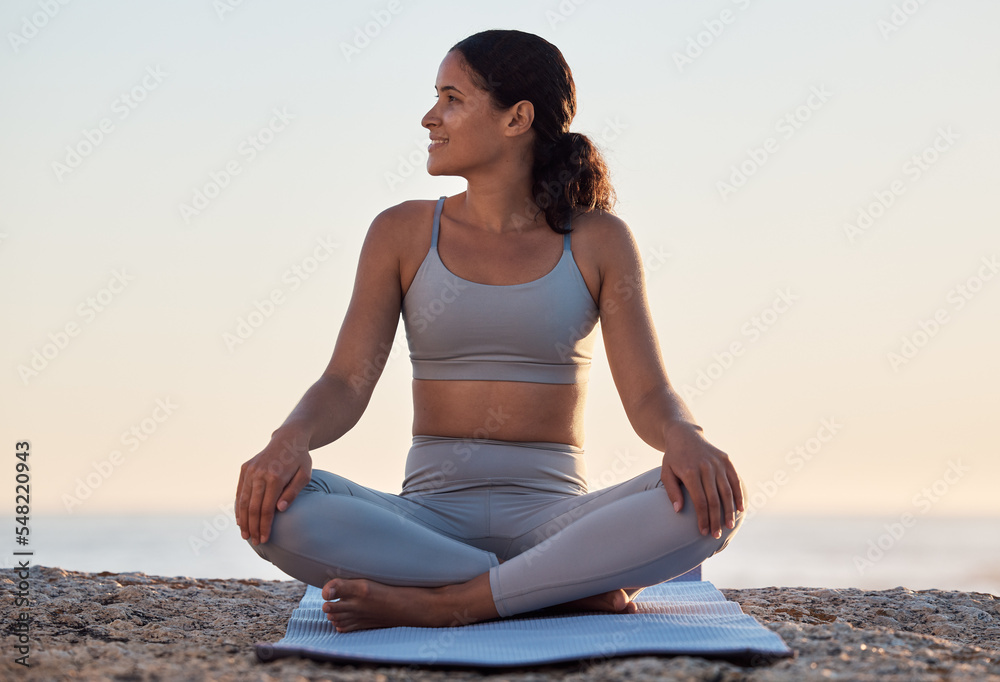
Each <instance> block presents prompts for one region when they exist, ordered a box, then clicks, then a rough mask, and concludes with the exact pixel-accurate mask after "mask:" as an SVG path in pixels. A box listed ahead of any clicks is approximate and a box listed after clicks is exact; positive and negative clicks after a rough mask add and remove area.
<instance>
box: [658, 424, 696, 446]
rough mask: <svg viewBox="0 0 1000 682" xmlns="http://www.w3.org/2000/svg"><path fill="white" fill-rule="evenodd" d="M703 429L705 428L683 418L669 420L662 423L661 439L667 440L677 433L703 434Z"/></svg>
mask: <svg viewBox="0 0 1000 682" xmlns="http://www.w3.org/2000/svg"><path fill="white" fill-rule="evenodd" d="M704 431H705V430H704V429H703V428H701V427H700V426H698V425H697V424H695V423H694V422H689V421H684V420H676V421H669V422H667V423H666V424H664V425H663V440H664V441H667V442H669V441H670V440H672V439H673V438H674V437H676V436H677V434H678V433H682V434H692V433H697V434H698V435H703V434H704Z"/></svg>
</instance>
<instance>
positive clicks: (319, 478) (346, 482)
mask: <svg viewBox="0 0 1000 682" xmlns="http://www.w3.org/2000/svg"><path fill="white" fill-rule="evenodd" d="M356 486H357V484H356V483H354V482H353V481H351V480H350V479H347V478H344V477H343V476H340V475H339V474H335V473H333V472H331V471H324V470H323V469H313V471H312V475H311V477H310V478H309V482H308V483H306V485H305V487H304V488H302V490H301V491H300V492H299V495H301V494H303V493H306V494H309V493H326V494H327V495H352V494H353V493H352V492H351V489H352V488H354V487H356Z"/></svg>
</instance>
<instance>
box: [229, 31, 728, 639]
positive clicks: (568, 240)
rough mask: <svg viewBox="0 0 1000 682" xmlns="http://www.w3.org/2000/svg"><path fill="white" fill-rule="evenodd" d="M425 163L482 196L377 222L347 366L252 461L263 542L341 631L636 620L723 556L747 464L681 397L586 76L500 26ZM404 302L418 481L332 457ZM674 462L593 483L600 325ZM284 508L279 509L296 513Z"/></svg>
mask: <svg viewBox="0 0 1000 682" xmlns="http://www.w3.org/2000/svg"><path fill="white" fill-rule="evenodd" d="M435 90H436V91H437V93H438V101H437V102H436V103H435V105H434V106H433V108H431V110H430V111H429V112H427V114H426V115H425V116H424V119H423V121H422V124H423V126H424V127H425V128H427V129H428V130H429V131H430V139H431V143H430V146H429V150H430V151H429V158H428V161H427V170H428V172H429V173H430V174H431V175H457V176H461V177H464V178H465V179H466V180H467V181H468V189H467V190H466V191H465V192H463V193H462V194H459V195H456V196H454V197H441V198H440V199H439V200H438V201H436V202H434V201H406V202H403V203H402V204H399V205H397V206H393V207H391V208H389V209H387V210H385V211H383V212H382V213H380V214H379V215H378V216H377V217H376V218H375V220H374V221H373V222H372V225H371V227H370V228H369V230H368V234H367V236H366V239H365V242H364V245H363V247H362V250H361V255H360V259H359V263H358V271H357V277H356V281H355V285H354V292H353V295H352V299H351V303H350V306H349V308H348V311H347V314H346V316H345V319H344V322H343V326H342V327H341V330H340V334H339V336H338V338H337V343H336V346H335V348H334V351H333V357H332V358H331V360H330V363H329V366H328V367H327V368H326V371H325V372H324V373H323V375H322V377H320V379H319V380H318V381H317V382H316V383H315V384H314V385H313V386H312V387H310V388H309V390H308V391H307V392H306V394H305V395H304V396H303V398H302V400H301V401H300V402H299V404H298V405H297V406H296V407H295V409H294V410H293V411H292V413H291V414H290V415H289V417H288V419H286V420H285V422H284V423H283V424H282V425H281V426H280V427H279V428H278V429H277V430H276V431H275V432H274V434H273V436H272V439H271V441H270V443H269V444H268V445H267V447H266V448H264V450H262V451H261V452H260V453H259V454H258V455H257V456H255V457H254V458H253V459H251V460H249V461H248V462H246V463H245V464H244V465H243V467H242V469H241V470H240V479H239V484H238V487H237V492H236V517H237V521H238V524H239V526H240V529H241V531H242V535H243V538H244V539H248V540H249V541H250V543H251V545H252V546H253V548H254V550H255V551H256V552H257V553H258V554H260V555H261V556H262V557H264V558H266V559H268V560H269V561H272V562H273V563H274V564H275V565H277V566H278V567H280V568H281V569H282V570H283V571H285V572H286V573H288V574H289V575H292V576H294V577H296V578H298V579H300V580H302V581H304V582H307V583H309V584H312V585H316V586H317V587H322V588H323V598H324V599H325V600H328V601H326V603H325V604H324V606H323V608H324V611H326V613H327V617H328V618H329V619H330V620H331V621H332V622H333V623H334V625H335V626H336V629H337V630H338V631H342V632H343V631H350V630H358V629H364V628H372V627H385V626H394V625H414V626H445V625H455V624H466V623H471V622H475V621H479V620H485V619H490V618H496V617H498V616H510V615H514V614H517V613H524V612H527V611H532V610H536V609H540V608H544V607H548V606H556V605H566V607H567V608H571V609H589V610H602V611H608V612H621V613H631V612H634V611H635V610H636V606H635V604H634V603H632V602H631V599H632V597H634V596H635V594H636V593H637V592H638V591H639V590H640V589H641V588H643V587H645V586H648V585H652V584H655V583H658V582H662V581H664V580H667V579H669V578H672V577H674V576H677V575H679V574H681V573H684V572H686V571H688V570H689V569H691V568H693V567H694V566H697V565H698V564H700V563H701V562H702V561H703V560H704V559H705V558H707V557H708V556H711V555H712V554H714V553H716V552H718V551H719V550H721V549H722V548H723V547H724V546H725V545H726V544H727V543H728V541H729V538H730V537H731V535H732V534H733V533H734V532H735V531H736V529H737V528H738V526H739V524H740V523H741V522H742V518H743V514H742V512H743V493H742V485H741V483H740V479H739V476H738V475H737V473H736V471H735V469H734V468H733V466H732V464H731V463H730V461H729V458H728V457H727V455H726V454H725V453H724V452H722V451H721V450H719V449H718V448H716V447H714V446H712V445H711V444H710V443H709V442H708V441H707V440H706V439H705V438H704V437H703V435H702V433H701V428H700V427H698V426H697V425H695V424H694V423H693V420H692V417H691V415H690V413H689V412H688V410H687V408H686V407H685V406H684V404H683V402H682V401H681V399H680V398H679V396H677V394H676V393H675V392H674V390H673V389H672V388H671V386H670V384H669V382H668V380H667V376H666V373H665V371H664V369H663V365H662V359H661V357H660V352H659V346H658V342H657V338H656V333H655V330H654V329H653V324H652V320H651V318H650V312H649V308H648V305H647V301H646V291H645V283H644V281H643V278H642V266H641V262H640V258H639V254H638V250H637V248H636V244H635V242H634V240H633V238H632V235H631V232H630V230H629V228H628V226H627V225H626V224H625V223H624V222H623V221H622V220H620V219H618V218H617V217H615V216H613V215H612V214H610V213H609V212H608V209H610V205H611V201H612V196H613V191H612V188H611V185H610V183H609V181H608V176H607V168H606V166H605V164H604V162H603V160H602V158H601V156H600V154H599V152H598V151H597V150H596V148H595V147H594V146H593V145H592V144H591V143H590V141H589V140H588V139H587V138H586V137H584V136H583V135H579V134H576V133H570V132H568V131H569V125H570V122H571V121H572V119H573V117H574V115H575V110H576V94H575V87H574V83H573V78H572V74H571V72H570V69H569V67H568V66H567V65H566V62H565V61H564V59H563V56H562V54H561V53H560V52H559V50H558V49H557V48H556V47H554V46H553V45H551V44H550V43H548V42H546V41H545V40H542V39H541V38H539V37H537V36H534V35H532V34H528V33H523V32H520V31H500V30H492V31H484V32H481V33H477V34H476V35H473V36H471V37H469V38H467V39H465V40H463V41H461V42H459V43H458V44H457V45H455V46H454V47H453V48H452V49H451V50H450V51H449V52H448V54H447V55H446V56H445V58H444V60H443V61H442V62H441V66H440V69H439V71H438V74H437V84H436V85H435ZM401 313H402V315H403V322H404V325H405V329H406V336H407V341H408V343H409V346H410V357H411V360H412V362H413V376H414V379H413V384H412V389H413V406H414V415H413V434H414V436H413V443H412V445H411V448H410V450H409V453H408V456H407V462H406V477H405V480H404V483H403V490H402V492H401V494H400V495H391V494H388V493H383V492H379V491H375V490H372V489H369V488H366V487H364V486H361V485H358V484H356V483H354V482H352V481H349V480H347V479H344V478H343V477H340V476H337V475H336V474H332V473H330V472H326V471H319V470H317V471H313V470H312V460H311V457H310V454H309V451H310V450H312V449H314V448H318V447H322V446H323V445H326V444H328V443H331V442H333V441H335V440H336V439H338V438H340V437H341V436H342V435H344V433H346V432H347V431H348V430H349V429H350V428H351V427H352V426H354V424H356V423H357V421H358V419H359V418H360V417H361V415H362V413H363V412H364V410H365V407H366V405H367V404H368V401H369V398H370V397H371V394H372V390H373V389H374V384H375V381H377V379H378V376H377V375H378V373H379V371H376V372H375V374H376V376H375V377H374V378H372V368H373V367H374V368H380V365H381V363H378V362H377V361H376V357H377V355H378V353H379V352H381V350H380V349H383V348H387V347H388V346H389V345H391V342H392V339H393V337H394V335H395V331H396V327H397V324H398V320H399V316H400V314H401ZM598 321H600V327H601V330H602V333H603V335H604V342H605V346H606V350H607V356H608V361H609V364H610V368H611V372H612V376H613V377H614V380H615V385H616V386H617V388H618V392H619V394H620V396H621V399H622V403H623V405H624V407H625V411H626V413H627V414H628V417H629V420H630V422H631V424H632V426H633V428H634V429H635V431H636V433H637V434H638V435H639V436H640V437H641V438H642V439H643V440H644V441H645V442H646V443H648V444H649V445H651V446H652V447H654V448H656V449H657V450H658V451H660V452H663V453H664V455H663V463H662V466H661V467H658V468H656V469H652V470H650V471H647V472H645V473H644V474H641V475H639V476H636V477H635V478H633V479H631V480H629V481H626V482H624V483H621V484H618V485H615V486H611V487H609V488H605V489H603V490H599V491H595V492H590V493H588V492H587V488H586V481H585V476H584V468H583V461H582V456H583V449H582V445H583V439H584V438H583V435H584V434H583V410H584V401H585V398H586V378H587V370H588V369H589V366H590V359H591V349H592V346H593V341H594V335H595V329H596V323H597V322H598ZM275 509H277V510H278V513H277V514H276V513H275Z"/></svg>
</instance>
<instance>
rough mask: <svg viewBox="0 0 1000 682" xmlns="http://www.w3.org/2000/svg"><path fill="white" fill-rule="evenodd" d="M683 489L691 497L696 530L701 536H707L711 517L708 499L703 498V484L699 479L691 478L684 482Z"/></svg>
mask: <svg viewBox="0 0 1000 682" xmlns="http://www.w3.org/2000/svg"><path fill="white" fill-rule="evenodd" d="M684 487H685V488H687V491H688V494H689V495H690V496H691V502H692V503H693V504H694V510H695V513H696V514H697V516H698V530H699V531H701V534H702V535H708V531H709V530H710V529H711V517H710V516H709V509H708V498H707V497H706V496H705V484H704V483H703V482H702V480H701V478H694V477H692V479H691V481H690V482H688V481H684Z"/></svg>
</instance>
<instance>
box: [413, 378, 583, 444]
mask: <svg viewBox="0 0 1000 682" xmlns="http://www.w3.org/2000/svg"><path fill="white" fill-rule="evenodd" d="M586 397H587V384H586V383H580V384H536V383H528V382H521V381H454V380H447V381H445V380H429V379H414V380H413V433H414V435H417V434H423V435H429V436H453V437H458V438H477V439H482V438H490V439H493V440H510V441H546V442H551V443H566V444H569V445H575V446H577V447H583V409H584V403H585V401H586Z"/></svg>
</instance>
